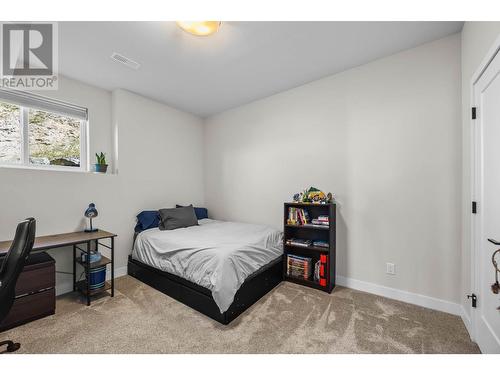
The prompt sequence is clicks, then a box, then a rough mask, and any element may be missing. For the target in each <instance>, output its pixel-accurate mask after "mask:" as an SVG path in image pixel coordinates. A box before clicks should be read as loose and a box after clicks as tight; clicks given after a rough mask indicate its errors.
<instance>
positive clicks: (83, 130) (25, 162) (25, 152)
mask: <svg viewBox="0 0 500 375" xmlns="http://www.w3.org/2000/svg"><path fill="white" fill-rule="evenodd" d="M0 102H3V103H9V104H12V105H16V106H18V107H19V125H20V129H19V130H20V133H21V155H20V156H21V158H20V161H19V162H3V161H0V167H5V168H20V169H35V170H51V171H52V170H55V171H68V172H88V171H89V159H88V155H89V150H88V136H89V131H88V128H89V127H88V117H87V119H80V118H78V117H75V116H71V115H70V114H67V113H64V112H63V111H57V110H54V109H46V108H43V107H40V108H38V107H37V106H26V105H23V104H21V103H16V102H15V101H13V100H8V99H4V98H2V97H1V96H0ZM30 109H34V110H40V111H44V112H48V113H55V114H58V115H61V116H66V117H69V118H74V119H76V120H78V121H79V122H80V166H79V167H70V166H64V165H50V164H47V165H44V164H31V163H30V145H29V143H30V142H29V111H30Z"/></svg>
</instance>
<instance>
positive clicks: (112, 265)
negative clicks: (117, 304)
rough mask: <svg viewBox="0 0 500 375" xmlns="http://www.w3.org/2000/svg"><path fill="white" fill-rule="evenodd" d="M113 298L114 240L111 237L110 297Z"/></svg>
mask: <svg viewBox="0 0 500 375" xmlns="http://www.w3.org/2000/svg"><path fill="white" fill-rule="evenodd" d="M114 296H115V238H114V237H111V297H114Z"/></svg>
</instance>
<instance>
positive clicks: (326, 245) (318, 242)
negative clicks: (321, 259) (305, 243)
mask: <svg viewBox="0 0 500 375" xmlns="http://www.w3.org/2000/svg"><path fill="white" fill-rule="evenodd" d="M312 244H313V246H316V247H323V248H325V249H328V248H329V247H330V245H329V243H328V242H326V241H322V240H315V241H313V243H312Z"/></svg>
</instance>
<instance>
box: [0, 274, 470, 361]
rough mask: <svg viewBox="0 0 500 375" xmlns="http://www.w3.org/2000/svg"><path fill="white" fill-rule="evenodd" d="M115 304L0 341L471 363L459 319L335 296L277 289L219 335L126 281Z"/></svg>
mask: <svg viewBox="0 0 500 375" xmlns="http://www.w3.org/2000/svg"><path fill="white" fill-rule="evenodd" d="M116 289H117V292H116V294H115V297H114V298H108V297H105V298H101V299H99V300H97V301H95V302H94V303H93V304H92V306H90V307H86V306H85V305H83V304H82V303H81V302H80V297H78V296H77V295H76V294H74V293H71V294H67V295H65V296H62V297H60V298H59V299H58V301H57V314H56V315H54V316H51V317H47V318H45V319H41V320H38V321H35V322H32V323H29V324H26V325H24V326H21V327H17V328H14V329H12V330H10V331H6V332H3V333H0V341H1V340H4V339H6V338H9V339H14V340H17V341H19V342H21V345H22V347H21V350H20V351H19V353H478V352H479V349H478V347H477V345H475V344H474V343H472V342H471V341H470V340H469V336H468V334H467V332H466V330H465V327H464V325H463V323H462V321H461V320H460V318H459V317H457V316H453V315H449V314H445V313H440V312H437V311H433V310H429V309H425V308H421V307H418V306H414V305H409V304H406V303H402V302H398V301H394V300H390V299H387V298H383V297H378V296H375V295H372V294H367V293H362V292H358V291H355V290H351V289H346V288H341V287H337V288H336V289H335V290H334V292H333V293H332V294H331V295H328V294H326V293H324V292H320V291H317V290H313V289H309V288H305V287H302V286H299V285H295V284H290V283H281V284H280V285H279V286H278V287H277V288H275V289H274V290H273V291H271V292H270V293H269V294H267V295H266V296H265V297H264V298H262V299H261V300H260V301H259V302H257V303H256V304H255V305H254V306H252V307H251V308H250V309H249V310H247V311H246V312H245V313H244V314H243V315H242V316H240V317H239V318H238V319H236V320H235V321H233V322H232V323H231V324H230V325H228V326H223V325H221V324H219V323H217V322H215V321H213V320H211V319H209V318H207V317H205V316H204V315H202V314H200V313H198V312H196V311H194V310H192V309H190V308H189V307H187V306H184V305H182V304H181V303H179V302H177V301H175V300H173V299H171V298H170V297H168V296H166V295H164V294H162V293H160V292H158V291H156V290H154V289H152V288H150V287H148V286H147V285H145V284H143V283H141V282H139V281H137V280H136V279H134V278H132V277H129V276H125V277H121V278H119V279H117V282H116Z"/></svg>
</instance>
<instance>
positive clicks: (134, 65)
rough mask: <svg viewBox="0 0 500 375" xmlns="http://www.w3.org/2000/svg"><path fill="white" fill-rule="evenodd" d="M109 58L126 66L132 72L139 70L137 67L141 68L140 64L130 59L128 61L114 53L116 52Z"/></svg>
mask: <svg viewBox="0 0 500 375" xmlns="http://www.w3.org/2000/svg"><path fill="white" fill-rule="evenodd" d="M111 58H112V59H113V60H115V61H117V62H119V63H120V64H123V65H125V66H128V67H129V68H131V69H134V70H137V69H139V67H140V66H141V64H139V63H138V62H136V61H134V60H132V59H129V58H128V57H125V56H123V55H120V54H119V53H116V52H113V54H112V55H111Z"/></svg>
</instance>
